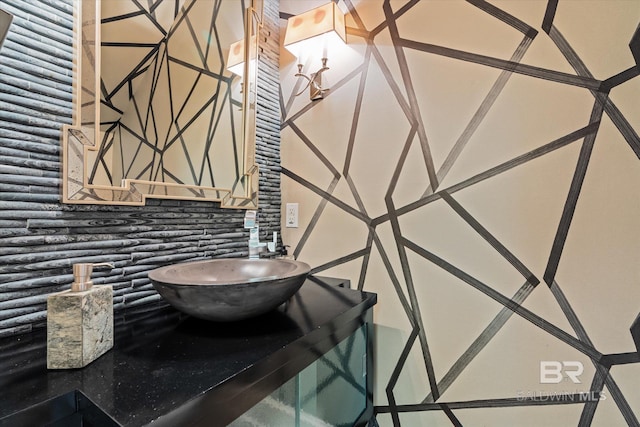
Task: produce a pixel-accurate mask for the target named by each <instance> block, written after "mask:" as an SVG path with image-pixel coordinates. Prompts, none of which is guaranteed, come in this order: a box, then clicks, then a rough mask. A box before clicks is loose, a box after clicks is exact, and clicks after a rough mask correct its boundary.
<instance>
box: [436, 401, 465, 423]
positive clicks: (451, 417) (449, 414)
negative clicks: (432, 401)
mask: <svg viewBox="0 0 640 427" xmlns="http://www.w3.org/2000/svg"><path fill="white" fill-rule="evenodd" d="M439 405H440V406H441V407H442V411H443V412H444V413H445V414H446V416H447V418H449V421H451V424H453V425H454V427H464V426H463V425H462V423H461V422H460V420H459V419H458V418H457V417H456V416H455V415H454V413H453V411H452V410H451V408H449V405H447V404H446V403H440V404H439Z"/></svg>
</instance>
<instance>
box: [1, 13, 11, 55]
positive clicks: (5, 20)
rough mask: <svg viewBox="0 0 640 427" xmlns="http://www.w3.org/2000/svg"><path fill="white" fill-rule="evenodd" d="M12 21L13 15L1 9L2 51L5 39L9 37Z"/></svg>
mask: <svg viewBox="0 0 640 427" xmlns="http://www.w3.org/2000/svg"><path fill="white" fill-rule="evenodd" d="M12 20H13V15H12V14H10V13H9V12H5V11H4V10H2V9H0V49H2V43H3V42H4V38H5V37H7V33H8V32H9V26H10V25H11V21H12Z"/></svg>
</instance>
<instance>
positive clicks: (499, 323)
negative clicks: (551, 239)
mask: <svg viewBox="0 0 640 427" xmlns="http://www.w3.org/2000/svg"><path fill="white" fill-rule="evenodd" d="M534 289H535V286H533V285H532V284H531V283H529V282H525V283H524V284H523V285H522V286H521V287H520V289H518V291H517V292H516V293H515V295H514V296H513V297H512V298H511V299H512V301H513V302H514V303H516V304H522V303H523V302H524V301H525V300H526V299H527V297H528V296H529V295H530V294H531V292H533V290H534ZM511 316H513V311H512V310H510V309H508V308H507V307H503V308H502V309H501V310H500V312H499V313H498V314H497V315H496V317H494V318H493V320H491V322H490V323H489V324H488V325H487V327H486V328H484V330H483V331H482V332H481V333H480V335H478V337H477V338H476V339H475V340H474V341H473V342H472V343H471V345H470V346H469V347H468V348H467V350H465V352H464V353H463V354H462V355H461V356H460V357H459V358H458V360H456V362H455V363H454V364H453V365H452V366H451V368H450V369H449V371H447V373H446V374H445V375H444V376H443V377H442V379H441V380H440V381H439V382H438V387H439V389H440V390H441V391H442V393H444V392H445V391H446V390H448V389H449V387H450V386H451V385H452V384H453V383H454V382H455V380H456V379H457V378H458V377H459V376H460V374H462V373H463V372H464V370H465V369H466V368H467V366H468V365H469V364H470V363H471V362H472V361H473V359H475V357H476V356H477V355H478V354H480V352H481V351H482V350H483V349H484V348H485V347H486V346H487V344H489V342H491V340H492V339H493V337H494V336H496V334H497V333H498V332H499V331H500V330H501V329H502V327H503V326H504V325H505V324H506V323H507V321H508V320H509V319H510V318H511ZM429 402H433V396H432V395H431V394H429V395H427V397H425V398H424V400H423V401H422V403H429Z"/></svg>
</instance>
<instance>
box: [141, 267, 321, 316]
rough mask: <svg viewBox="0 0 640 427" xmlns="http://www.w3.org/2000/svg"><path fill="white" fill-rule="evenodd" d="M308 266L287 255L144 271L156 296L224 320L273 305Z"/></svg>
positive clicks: (285, 296)
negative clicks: (287, 257) (280, 257)
mask: <svg viewBox="0 0 640 427" xmlns="http://www.w3.org/2000/svg"><path fill="white" fill-rule="evenodd" d="M309 270H310V267H309V265H308V264H305V263H304V262H300V261H295V260H288V259H246V258H244V259H242V258H228V259H213V260H207V261H195V262H186V263H182V264H174V265H169V266H166V267H161V268H158V269H155V270H152V271H150V272H149V279H150V280H151V283H153V286H154V287H155V288H156V290H157V291H158V293H159V294H160V296H162V298H164V299H165V300H166V301H167V302H169V304H171V305H172V306H174V307H175V308H177V309H178V310H180V311H182V312H184V313H187V314H190V315H192V316H195V317H198V318H201V319H206V320H214V321H219V322H229V321H235V320H242V319H246V318H249V317H254V316H258V315H260V314H263V313H266V312H268V311H271V310H273V309H275V308H276V307H278V306H279V305H280V304H282V303H283V302H285V301H286V300H287V299H289V298H290V297H291V296H292V295H293V294H295V293H296V291H297V290H298V289H299V288H300V286H302V283H304V281H305V279H306V277H307V274H309Z"/></svg>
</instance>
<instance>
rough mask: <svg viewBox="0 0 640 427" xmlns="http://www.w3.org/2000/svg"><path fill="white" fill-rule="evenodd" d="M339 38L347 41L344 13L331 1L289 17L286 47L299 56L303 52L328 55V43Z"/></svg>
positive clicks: (285, 39) (285, 38)
mask: <svg viewBox="0 0 640 427" xmlns="http://www.w3.org/2000/svg"><path fill="white" fill-rule="evenodd" d="M331 39H333V41H331ZM339 39H340V40H342V42H343V43H346V42H347V34H346V28H345V21H344V14H343V13H342V11H341V10H340V8H338V6H336V4H335V3H334V2H330V3H327V4H325V5H323V6H320V7H317V8H315V9H311V10H310V11H308V12H305V13H302V14H300V15H296V16H292V17H291V18H289V20H288V21H287V30H286V34H285V36H284V47H285V48H286V49H287V50H288V51H289V52H291V53H293V54H294V55H296V57H298V58H299V57H300V55H301V53H302V52H307V53H309V54H313V55H321V54H323V56H324V57H326V56H327V55H326V48H327V45H328V44H330V43H333V42H334V41H337V40H339Z"/></svg>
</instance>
